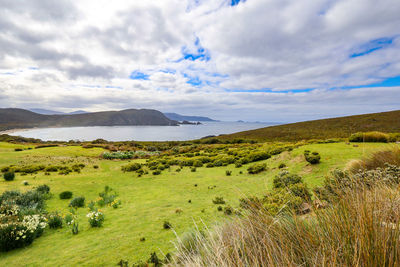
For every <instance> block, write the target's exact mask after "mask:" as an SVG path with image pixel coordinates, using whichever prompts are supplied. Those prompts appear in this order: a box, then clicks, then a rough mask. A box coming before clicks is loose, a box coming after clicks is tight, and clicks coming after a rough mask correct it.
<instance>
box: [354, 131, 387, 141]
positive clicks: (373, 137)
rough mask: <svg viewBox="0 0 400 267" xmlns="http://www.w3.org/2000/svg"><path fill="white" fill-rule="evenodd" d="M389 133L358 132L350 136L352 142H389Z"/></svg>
mask: <svg viewBox="0 0 400 267" xmlns="http://www.w3.org/2000/svg"><path fill="white" fill-rule="evenodd" d="M389 139H390V137H389V135H388V134H385V133H382V132H365V133H362V132H358V133H355V134H352V135H351V136H350V137H349V141H350V142H381V143H387V142H389Z"/></svg>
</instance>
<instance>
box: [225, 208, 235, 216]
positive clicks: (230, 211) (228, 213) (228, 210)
mask: <svg viewBox="0 0 400 267" xmlns="http://www.w3.org/2000/svg"><path fill="white" fill-rule="evenodd" d="M232 213H233V208H232V207H231V206H226V207H225V208H224V214H225V215H232Z"/></svg>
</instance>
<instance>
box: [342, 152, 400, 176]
mask: <svg viewBox="0 0 400 267" xmlns="http://www.w3.org/2000/svg"><path fill="white" fill-rule="evenodd" d="M385 163H389V164H391V165H396V166H400V148H399V147H398V146H393V147H392V148H391V149H389V150H382V151H377V152H374V153H372V154H371V155H370V156H368V157H365V158H363V159H360V160H352V161H349V162H348V163H347V165H346V170H348V171H350V172H352V173H356V172H357V171H359V170H373V169H376V168H383V167H384V166H385Z"/></svg>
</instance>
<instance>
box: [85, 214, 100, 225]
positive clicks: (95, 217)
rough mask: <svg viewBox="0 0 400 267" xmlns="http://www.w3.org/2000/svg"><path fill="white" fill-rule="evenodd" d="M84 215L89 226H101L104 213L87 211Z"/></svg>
mask: <svg viewBox="0 0 400 267" xmlns="http://www.w3.org/2000/svg"><path fill="white" fill-rule="evenodd" d="M86 217H88V218H89V224H90V226H91V227H101V226H102V225H103V222H104V214H103V213H102V212H101V211H92V212H89V213H88V214H87V215H86Z"/></svg>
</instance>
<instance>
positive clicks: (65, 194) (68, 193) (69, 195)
mask: <svg viewBox="0 0 400 267" xmlns="http://www.w3.org/2000/svg"><path fill="white" fill-rule="evenodd" d="M70 198H72V192H71V191H64V192H61V193H60V199H70Z"/></svg>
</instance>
